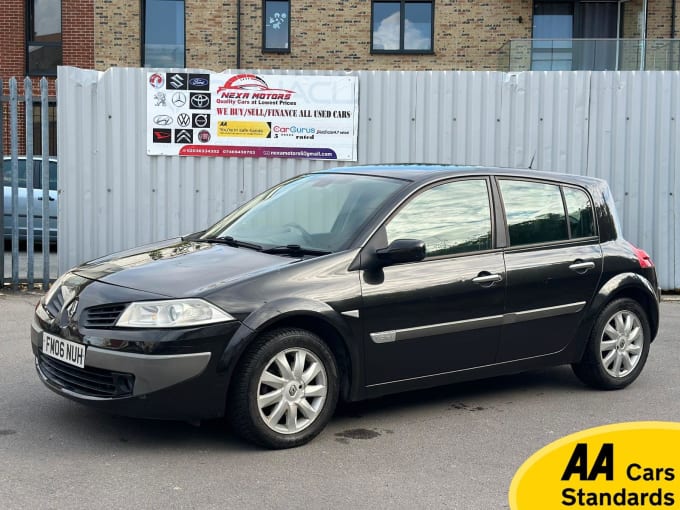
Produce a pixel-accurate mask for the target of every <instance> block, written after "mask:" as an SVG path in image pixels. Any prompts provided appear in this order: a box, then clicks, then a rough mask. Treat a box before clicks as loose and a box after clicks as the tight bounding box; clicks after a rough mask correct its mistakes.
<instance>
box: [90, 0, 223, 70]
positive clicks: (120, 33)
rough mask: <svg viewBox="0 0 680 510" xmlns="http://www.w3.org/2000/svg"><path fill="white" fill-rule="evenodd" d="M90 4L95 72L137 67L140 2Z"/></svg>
mask: <svg viewBox="0 0 680 510" xmlns="http://www.w3.org/2000/svg"><path fill="white" fill-rule="evenodd" d="M91 1H93V2H94V27H93V30H94V40H95V47H94V66H95V68H96V69H108V68H109V67H113V66H120V67H139V66H140V65H141V43H140V37H141V34H142V32H141V28H142V25H141V23H142V21H141V4H142V3H143V0H91ZM210 1H211V2H212V1H213V0H210ZM206 3H208V2H206Z"/></svg>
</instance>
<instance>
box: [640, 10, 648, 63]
mask: <svg viewBox="0 0 680 510" xmlns="http://www.w3.org/2000/svg"><path fill="white" fill-rule="evenodd" d="M647 3H648V0H645V2H644V5H643V7H642V9H643V12H644V14H645V16H644V22H643V25H642V43H641V44H640V71H644V70H645V67H646V62H645V60H646V58H647Z"/></svg>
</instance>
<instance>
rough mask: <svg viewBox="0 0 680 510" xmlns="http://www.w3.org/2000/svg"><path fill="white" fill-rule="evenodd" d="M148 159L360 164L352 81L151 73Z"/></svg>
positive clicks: (355, 86)
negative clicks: (311, 161) (266, 160)
mask: <svg viewBox="0 0 680 510" xmlns="http://www.w3.org/2000/svg"><path fill="white" fill-rule="evenodd" d="M146 87H147V154H149V155H151V156H160V155H163V156H177V155H179V156H213V157H244V158H301V159H334V160H342V161H356V160H357V128H358V95H359V94H358V88H359V82H358V79H357V77H356V76H314V75H266V76H257V75H255V74H249V73H241V74H233V75H232V74H212V73H179V72H168V73H165V72H150V73H147V75H146Z"/></svg>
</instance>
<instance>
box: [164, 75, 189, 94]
mask: <svg viewBox="0 0 680 510" xmlns="http://www.w3.org/2000/svg"><path fill="white" fill-rule="evenodd" d="M167 77H168V86H167V88H169V89H175V90H177V89H186V88H187V75H186V73H173V74H169V73H168V75H167Z"/></svg>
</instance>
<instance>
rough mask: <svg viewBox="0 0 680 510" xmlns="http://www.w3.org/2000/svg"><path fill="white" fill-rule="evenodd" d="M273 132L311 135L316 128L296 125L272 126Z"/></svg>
mask: <svg viewBox="0 0 680 510" xmlns="http://www.w3.org/2000/svg"><path fill="white" fill-rule="evenodd" d="M274 133H291V134H294V135H313V134H314V133H316V128H313V127H298V126H290V127H287V126H274Z"/></svg>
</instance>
